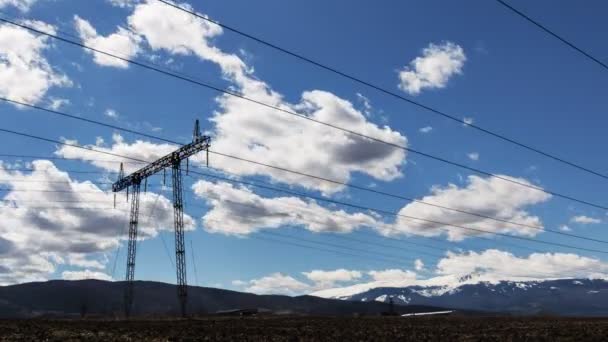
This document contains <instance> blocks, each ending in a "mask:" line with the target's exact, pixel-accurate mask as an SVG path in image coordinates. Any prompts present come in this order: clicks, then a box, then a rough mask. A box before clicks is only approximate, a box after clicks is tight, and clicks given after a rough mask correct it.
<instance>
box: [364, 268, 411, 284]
mask: <svg viewBox="0 0 608 342" xmlns="http://www.w3.org/2000/svg"><path fill="white" fill-rule="evenodd" d="M368 273H369V275H370V276H371V277H372V279H373V280H374V281H377V282H393V281H403V280H414V279H416V277H417V276H416V273H414V272H412V271H408V270H400V269H387V270H382V271H370V272H368Z"/></svg>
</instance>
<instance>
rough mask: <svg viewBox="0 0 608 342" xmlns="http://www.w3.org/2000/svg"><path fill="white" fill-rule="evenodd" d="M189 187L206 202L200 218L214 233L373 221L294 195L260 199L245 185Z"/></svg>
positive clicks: (328, 228) (337, 227)
mask: <svg viewBox="0 0 608 342" xmlns="http://www.w3.org/2000/svg"><path fill="white" fill-rule="evenodd" d="M192 189H193V190H194V193H195V195H196V196H197V197H199V198H201V199H203V200H205V201H207V203H208V204H210V208H209V210H207V212H206V213H205V215H204V216H203V218H202V220H203V225H204V227H205V229H206V230H207V231H210V232H215V233H222V234H228V235H246V234H250V233H253V232H255V231H258V230H261V229H273V228H279V227H282V226H286V225H298V226H302V227H304V228H305V229H308V230H310V231H313V232H350V231H352V230H354V229H357V228H360V227H364V226H368V227H371V226H374V225H375V224H376V220H375V219H374V218H373V217H372V216H370V215H366V214H362V213H354V214H350V213H347V212H345V211H343V210H330V209H327V208H325V207H323V206H320V205H319V204H317V203H316V202H314V201H304V200H302V199H300V198H298V197H274V198H264V197H262V196H259V195H257V194H255V193H254V192H253V191H252V190H251V189H249V188H246V187H243V186H241V187H236V186H234V185H232V184H230V183H227V182H217V183H213V182H208V181H203V180H200V181H197V182H196V183H195V184H194V185H193V186H192Z"/></svg>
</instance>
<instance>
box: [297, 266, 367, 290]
mask: <svg viewBox="0 0 608 342" xmlns="http://www.w3.org/2000/svg"><path fill="white" fill-rule="evenodd" d="M302 274H303V275H304V276H306V278H308V280H310V281H312V282H313V283H314V287H315V288H328V287H333V286H335V284H336V283H344V282H351V281H353V280H355V279H359V278H361V276H362V273H361V272H360V271H355V270H346V269H343V268H341V269H337V270H333V271H323V270H313V271H310V272H302Z"/></svg>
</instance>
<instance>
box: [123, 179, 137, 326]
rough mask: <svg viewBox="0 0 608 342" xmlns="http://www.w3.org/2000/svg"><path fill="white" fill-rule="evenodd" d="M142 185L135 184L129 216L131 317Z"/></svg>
mask: <svg viewBox="0 0 608 342" xmlns="http://www.w3.org/2000/svg"><path fill="white" fill-rule="evenodd" d="M140 185H141V183H134V184H133V186H132V189H133V194H132V195H131V196H132V197H131V212H130V214H129V242H128V248H127V269H126V275H125V279H126V281H127V284H126V285H127V286H126V288H125V298H124V300H125V315H126V316H127V317H128V316H129V315H131V307H132V305H133V280H134V279H135V254H136V252H137V223H138V219H139V189H140Z"/></svg>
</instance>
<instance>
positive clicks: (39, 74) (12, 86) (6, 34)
mask: <svg viewBox="0 0 608 342" xmlns="http://www.w3.org/2000/svg"><path fill="white" fill-rule="evenodd" d="M25 23H26V24H27V25H30V26H34V27H36V28H37V29H39V30H41V31H45V32H50V33H55V28H54V27H53V26H50V25H47V24H45V23H43V22H40V21H27V22H25ZM49 46H50V44H49V41H48V37H43V36H38V35H35V34H33V33H31V32H29V31H27V30H25V29H22V28H20V27H16V26H13V25H10V24H4V25H0V96H3V97H6V98H10V99H12V100H16V101H21V102H27V103H38V102H40V100H41V99H42V98H43V97H44V95H45V94H46V93H47V91H48V90H49V89H50V88H51V87H67V86H71V84H72V83H71V81H70V80H69V79H68V77H67V76H65V75H62V74H61V73H59V72H58V71H56V70H55V69H53V68H52V67H51V66H50V64H49V62H48V61H47V60H46V58H45V57H44V55H43V52H44V51H45V50H46V49H48V48H49Z"/></svg>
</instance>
